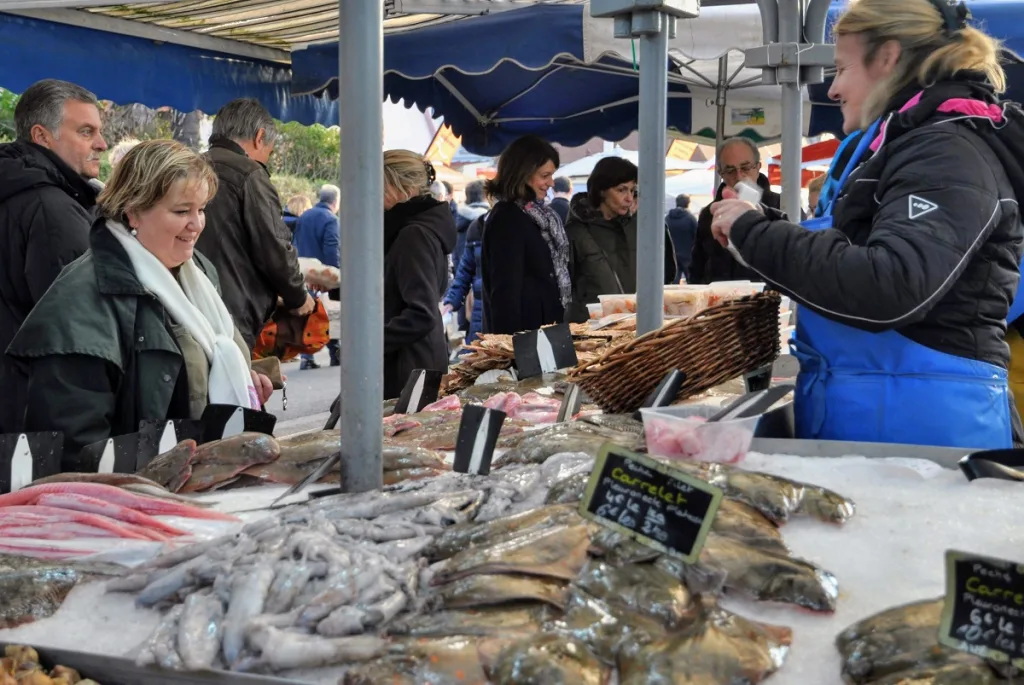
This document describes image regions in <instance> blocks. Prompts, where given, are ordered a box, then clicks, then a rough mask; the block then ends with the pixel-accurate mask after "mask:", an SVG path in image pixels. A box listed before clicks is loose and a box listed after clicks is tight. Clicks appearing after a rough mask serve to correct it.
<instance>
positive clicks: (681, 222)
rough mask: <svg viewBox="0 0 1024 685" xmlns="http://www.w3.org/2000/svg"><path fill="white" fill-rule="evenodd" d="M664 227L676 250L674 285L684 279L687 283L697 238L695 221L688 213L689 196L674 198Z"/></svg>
mask: <svg viewBox="0 0 1024 685" xmlns="http://www.w3.org/2000/svg"><path fill="white" fill-rule="evenodd" d="M665 226H666V227H667V228H668V234H669V235H670V236H671V237H672V245H673V246H675V248H676V283H678V282H679V280H680V279H681V278H684V277H685V278H686V280H687V281H689V280H690V260H691V259H692V258H693V243H694V241H695V240H696V238H697V219H696V217H694V216H693V214H691V213H690V196H689V195H677V196H676V206H675V207H673V208H672V209H670V210H669V212H668V214H667V215H666V216H665Z"/></svg>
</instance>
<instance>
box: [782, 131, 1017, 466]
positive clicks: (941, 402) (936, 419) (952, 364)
mask: <svg viewBox="0 0 1024 685" xmlns="http://www.w3.org/2000/svg"><path fill="white" fill-rule="evenodd" d="M878 126H879V122H877V121H876V122H875V123H874V124H873V125H872V127H871V128H870V129H868V131H867V132H866V133H865V135H864V136H862V137H861V139H860V141H859V142H858V145H857V148H856V150H855V151H854V153H853V156H852V157H851V159H850V161H849V163H848V164H847V166H846V168H845V169H844V170H843V174H842V176H841V177H840V179H839V182H838V184H837V186H836V188H835V191H834V193H833V195H832V197H831V198H830V202H829V203H828V206H827V207H826V208H825V211H824V212H823V215H822V216H820V217H818V218H815V219H809V220H808V221H805V222H804V223H803V225H804V227H805V228H808V229H810V230H812V231H818V230H825V229H829V228H832V208H833V206H834V204H835V198H836V197H838V195H839V193H840V191H841V189H842V187H843V184H844V183H845V182H846V179H847V177H849V175H850V172H851V171H852V170H853V169H854V168H855V167H856V166H857V164H858V163H859V162H860V159H861V158H862V157H863V156H864V152H865V151H866V149H867V148H868V146H869V145H870V144H871V141H872V140H873V139H874V137H875V134H876V132H877V130H878ZM833 163H835V162H833ZM830 172H831V170H830ZM1022 300H1024V298H1018V301H1021V305H1022V309H1024V301H1022ZM1015 304H1016V302H1015ZM790 348H791V349H792V352H793V355H794V356H795V357H796V358H797V360H798V361H799V362H800V373H799V374H798V375H797V383H796V397H795V402H794V405H795V407H794V409H795V411H796V433H797V437H798V438H802V439H817V440H848V441H854V442H885V443H906V444H911V445H935V446H942V447H963V448H981V449H999V448H1005V447H1012V446H1013V439H1012V429H1011V423H1010V391H1009V386H1008V384H1007V372H1006V369H1003V368H1000V367H998V366H994V365H992V364H988V363H986V362H981V361H977V360H973V359H966V358H963V357H957V356H954V355H951V354H946V353H944V352H938V351H936V350H933V349H930V348H928V347H925V346H924V345H919V344H918V343H916V342H914V341H912V340H910V339H909V338H906V337H904V336H902V335H900V334H899V333H898V332H896V331H885V332H883V333H868V332H866V331H862V330H860V329H857V328H853V327H851V326H846V325H844V324H841V323H837V322H835V321H832V320H830V319H827V318H825V317H824V316H821V315H820V314H817V313H815V312H813V311H811V310H810V309H808V308H807V307H800V311H799V312H798V314H797V325H796V334H795V335H794V338H793V340H791V341H790Z"/></svg>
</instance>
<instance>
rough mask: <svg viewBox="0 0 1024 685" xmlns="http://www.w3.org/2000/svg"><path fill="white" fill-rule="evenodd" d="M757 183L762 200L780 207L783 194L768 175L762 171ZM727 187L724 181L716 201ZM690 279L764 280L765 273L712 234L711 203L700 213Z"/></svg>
mask: <svg viewBox="0 0 1024 685" xmlns="http://www.w3.org/2000/svg"><path fill="white" fill-rule="evenodd" d="M757 184H758V185H759V186H761V188H762V190H764V195H763V196H762V197H761V204H763V205H764V206H765V207H770V208H771V209H779V208H780V207H781V206H782V198H781V197H779V194H778V193H775V192H772V189H771V185H770V184H769V182H768V177H767V176H765V175H764V174H761V175H760V177H759V178H758V179H757ZM723 190H725V184H724V183H723V184H721V185H720V186H719V187H718V191H717V192H716V193H715V201H716V202H717V201H718V200H721V199H722V191H723ZM686 280H687V281H688V282H690V283H694V284H707V283H714V282H716V281H759V282H763V281H764V278H763V277H762V276H759V275H758V274H757V273H755V272H754V271H751V270H750V269H748V268H746V267H745V266H743V265H742V264H740V263H739V262H737V261H736V260H735V259H734V258H733V256H732V255H731V254H729V251H728V250H726V249H725V248H724V247H722V246H721V245H720V244H719V243H718V241H717V240H715V239H714V237H713V236H712V235H711V205H708V206H707V207H705V208H704V209H702V210H700V216H699V217H698V218H697V238H696V239H695V240H694V242H693V259H692V260H691V261H690V277H689V278H688V279H686Z"/></svg>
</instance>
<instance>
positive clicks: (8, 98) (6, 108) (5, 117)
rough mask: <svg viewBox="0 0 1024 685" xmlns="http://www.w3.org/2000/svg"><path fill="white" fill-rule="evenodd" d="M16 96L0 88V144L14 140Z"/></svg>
mask: <svg viewBox="0 0 1024 685" xmlns="http://www.w3.org/2000/svg"><path fill="white" fill-rule="evenodd" d="M17 104H18V96H17V95H15V94H14V93H12V92H11V91H9V90H4V89H3V88H0V143H4V142H9V141H12V140H14V135H15V131H14V107H15V106H16V105H17Z"/></svg>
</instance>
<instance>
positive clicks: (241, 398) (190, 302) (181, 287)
mask: <svg viewBox="0 0 1024 685" xmlns="http://www.w3.org/2000/svg"><path fill="white" fill-rule="evenodd" d="M107 228H108V229H110V232H111V233H112V234H113V235H114V237H115V238H117V240H118V242H120V243H121V246H122V247H124V249H125V252H127V253H128V258H129V259H130V260H131V262H132V266H134V267H135V275H136V276H137V277H138V279H139V282H140V283H141V284H142V286H143V287H144V288H145V289H146V290H148V291H149V292H150V293H152V294H153V295H155V296H156V298H157V299H158V300H160V303H161V304H162V305H163V306H164V308H166V309H167V311H168V312H169V313H170V315H171V318H172V319H174V321H175V322H177V323H178V324H180V325H182V326H185V328H187V329H188V332H189V333H191V334H192V337H193V338H195V340H196V342H197V343H199V346H200V347H202V348H203V352H205V353H206V359H207V360H208V361H209V362H210V381H209V388H210V390H209V400H210V403H211V404H230V405H234V406H237V407H246V408H250V409H259V406H260V405H259V398H258V396H257V395H256V389H255V388H254V387H253V384H252V376H251V375H250V373H249V365H248V364H247V363H246V361H245V357H244V356H243V355H242V351H241V350H240V349H239V348H238V345H236V344H235V340H234V334H235V324H234V321H232V319H231V314H229V313H228V310H227V307H225V306H224V301H223V300H221V299H220V295H218V294H217V290H216V288H214V287H213V283H211V282H210V279H209V278H207V277H206V274H204V273H203V270H202V269H200V268H199V267H198V266H196V264H195V260H192V259H190V260H188V261H187V262H185V263H184V264H182V265H181V270H180V271H179V273H178V277H179V279H180V281H181V282H180V284H179V282H178V281H177V280H175V278H174V275H173V274H171V272H170V270H169V269H168V268H167V267H165V266H164V265H163V264H161V263H160V260H159V259H157V258H156V256H155V255H154V254H153V253H152V252H150V251H149V250H147V249H146V248H145V247H143V246H142V243H140V242H139V241H138V240H137V239H136V238H135V237H133V236H132V235H130V234H129V233H128V231H127V230H126V229H125V227H124V226H122V225H121V224H119V223H117V222H116V221H107Z"/></svg>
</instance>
